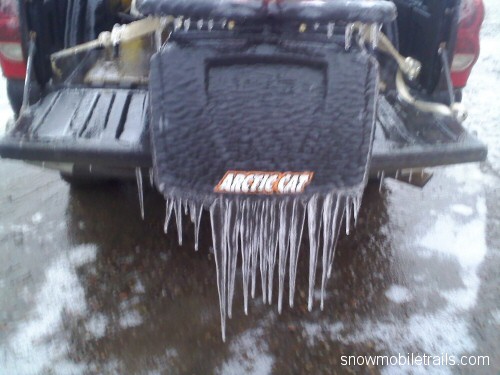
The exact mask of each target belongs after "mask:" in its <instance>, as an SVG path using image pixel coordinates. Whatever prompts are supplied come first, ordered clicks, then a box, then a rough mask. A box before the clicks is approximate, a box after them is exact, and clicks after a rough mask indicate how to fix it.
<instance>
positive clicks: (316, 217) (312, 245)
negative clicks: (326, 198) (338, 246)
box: [307, 195, 322, 311]
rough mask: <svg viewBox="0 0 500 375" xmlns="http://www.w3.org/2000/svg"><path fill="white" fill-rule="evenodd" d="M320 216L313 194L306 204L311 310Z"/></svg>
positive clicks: (318, 206) (310, 308) (316, 199)
mask: <svg viewBox="0 0 500 375" xmlns="http://www.w3.org/2000/svg"><path fill="white" fill-rule="evenodd" d="M321 216H322V212H321V210H320V205H319V198H318V196H317V195H315V196H313V197H312V198H311V199H310V200H309V203H308V204H307V228H308V231H309V295H308V300H307V308H308V309H309V311H311V310H312V305H313V296H314V284H315V281H316V269H317V265H318V249H319V236H320V230H321Z"/></svg>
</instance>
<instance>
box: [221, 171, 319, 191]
mask: <svg viewBox="0 0 500 375" xmlns="http://www.w3.org/2000/svg"><path fill="white" fill-rule="evenodd" d="M313 176H314V172H260V171H227V172H226V174H225V175H224V177H222V179H221V180H220V182H219V183H218V184H217V186H216V187H215V188H214V191H215V192H216V193H243V194H300V193H303V192H304V190H305V188H306V187H307V185H309V183H310V182H311V180H312V178H313Z"/></svg>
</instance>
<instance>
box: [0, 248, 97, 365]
mask: <svg viewBox="0 0 500 375" xmlns="http://www.w3.org/2000/svg"><path fill="white" fill-rule="evenodd" d="M71 253H79V254H86V256H85V261H92V260H94V259H95V256H96V248H95V247H93V246H79V247H78V248H76V249H74V251H72V252H71ZM79 260H80V262H79V263H78V262H77V264H75V263H74V262H73V261H72V259H71V258H70V257H68V256H61V257H59V258H58V259H56V261H55V262H53V263H52V264H51V265H50V266H49V267H48V268H47V270H46V272H45V282H44V284H43V285H42V288H41V290H40V291H39V292H38V293H37V295H36V297H35V305H34V308H33V311H32V312H31V313H30V318H28V319H27V320H26V321H25V322H23V323H21V324H20V325H19V326H18V327H17V331H16V332H15V333H14V334H13V337H11V338H10V339H9V348H8V350H6V353H8V354H7V355H6V357H5V360H4V361H3V363H2V365H3V366H4V368H3V369H2V371H1V372H2V373H4V374H41V373H44V372H46V370H47V369H48V368H53V369H54V371H53V372H52V373H54V374H80V373H83V372H84V370H85V368H84V366H83V367H82V365H79V364H76V363H73V362H70V361H69V360H67V359H66V351H67V341H66V339H67V338H66V337H65V334H66V332H65V327H64V324H65V320H66V319H70V320H71V321H73V320H74V319H75V317H78V316H83V315H84V314H85V313H86V312H87V304H86V300H85V292H84V290H83V287H82V285H81V283H80V280H79V279H78V276H77V273H76V267H78V266H79V265H81V264H82V262H81V261H82V258H80V259H79ZM61 333H62V334H61Z"/></svg>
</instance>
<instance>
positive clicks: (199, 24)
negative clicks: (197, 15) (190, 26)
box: [196, 19, 203, 30]
mask: <svg viewBox="0 0 500 375" xmlns="http://www.w3.org/2000/svg"><path fill="white" fill-rule="evenodd" d="M196 27H197V28H198V30H201V28H202V27H203V20H202V19H201V20H198V22H196Z"/></svg>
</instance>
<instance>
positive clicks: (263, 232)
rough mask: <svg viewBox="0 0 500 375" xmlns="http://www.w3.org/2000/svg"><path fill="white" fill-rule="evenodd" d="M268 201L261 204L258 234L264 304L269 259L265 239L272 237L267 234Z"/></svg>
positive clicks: (263, 300) (264, 301)
mask: <svg viewBox="0 0 500 375" xmlns="http://www.w3.org/2000/svg"><path fill="white" fill-rule="evenodd" d="M268 203H269V201H268V200H267V199H266V200H265V201H264V202H262V208H261V212H260V215H259V216H260V218H259V220H260V233H259V252H260V255H259V259H260V263H259V265H260V282H261V288H262V302H263V303H266V302H267V275H268V272H267V270H268V268H267V266H268V264H269V261H268V257H269V252H268V250H267V239H268V238H269V237H270V236H272V234H270V233H269V220H268V216H269V210H268V208H269V206H268Z"/></svg>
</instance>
